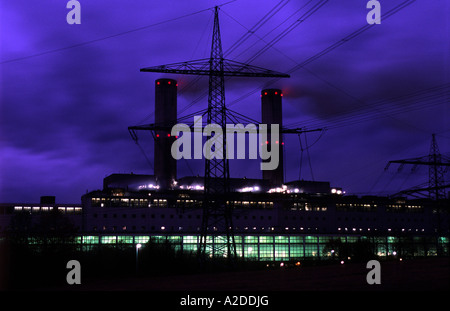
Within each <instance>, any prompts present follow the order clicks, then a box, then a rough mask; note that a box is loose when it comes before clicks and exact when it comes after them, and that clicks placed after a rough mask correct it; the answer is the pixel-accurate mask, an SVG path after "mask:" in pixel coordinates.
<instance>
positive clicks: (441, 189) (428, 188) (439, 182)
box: [385, 134, 450, 200]
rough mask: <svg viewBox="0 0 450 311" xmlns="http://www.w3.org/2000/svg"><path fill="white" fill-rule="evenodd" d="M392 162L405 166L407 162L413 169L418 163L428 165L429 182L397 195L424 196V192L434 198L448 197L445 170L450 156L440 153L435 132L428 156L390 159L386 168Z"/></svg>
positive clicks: (449, 185)
mask: <svg viewBox="0 0 450 311" xmlns="http://www.w3.org/2000/svg"><path fill="white" fill-rule="evenodd" d="M391 163H399V164H400V167H403V166H404V165H405V164H412V165H413V170H414V169H415V168H416V167H417V166H418V165H427V166H428V174H429V177H428V184H425V185H420V186H417V187H413V188H411V189H407V190H402V191H400V192H398V193H396V194H395V195H401V194H409V195H412V196H416V197H420V196H424V193H428V197H429V198H430V199H433V200H441V199H445V198H446V195H445V189H446V188H449V187H450V184H447V185H446V184H445V172H446V171H447V168H448V167H450V158H449V157H447V156H444V155H442V154H441V153H440V151H439V147H438V144H437V142H436V135H435V134H432V139H431V147H430V153H429V154H428V155H427V156H423V157H418V158H411V159H404V160H395V161H389V163H388V164H387V166H386V168H385V170H387V169H388V167H389V165H390V164H391ZM395 195H394V196H395Z"/></svg>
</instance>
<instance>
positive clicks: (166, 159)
mask: <svg viewBox="0 0 450 311" xmlns="http://www.w3.org/2000/svg"><path fill="white" fill-rule="evenodd" d="M177 86H178V85H177V81H176V80H173V79H158V80H156V81H155V125H156V126H160V129H158V130H156V131H155V148H154V150H155V154H154V157H155V177H156V182H157V183H158V185H159V186H160V188H161V189H168V188H170V187H171V186H172V183H173V181H174V180H175V179H176V178H177V161H176V160H175V159H174V158H173V157H172V155H171V152H170V149H171V146H172V143H173V142H174V141H175V137H172V136H171V135H170V132H171V128H172V126H173V125H175V123H176V120H177Z"/></svg>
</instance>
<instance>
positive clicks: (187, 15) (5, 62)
mask: <svg viewBox="0 0 450 311" xmlns="http://www.w3.org/2000/svg"><path fill="white" fill-rule="evenodd" d="M235 1H237V0H232V1H228V2H225V3H223V4H220V5H219V6H224V5H226V4H229V3H232V2H235ZM213 8H214V7H209V8H206V9H203V10H199V11H196V12H193V13H189V14H185V15H182V16H178V17H174V18H170V19H167V20H164V21H161V22H157V23H153V24H150V25H146V26H142V27H138V28H134V29H130V30H127V31H123V32H119V33H116V34H113V35H109V36H105V37H101V38H97V39H93V40H89V41H84V42H80V43H76V44H72V45H69V46H65V47H61V48H56V49H52V50H48V51H44V52H39V53H35V54H31V55H27V56H22V57H17V58H12V59H8V60H5V61H2V62H0V64H7V63H12V62H18V61H22V60H26V59H30V58H34V57H39V56H43V55H47V54H52V53H57V52H61V51H65V50H69V49H73V48H77V47H81V46H85V45H89V44H93V43H97V42H100V41H104V40H108V39H112V38H116V37H120V36H124V35H128V34H130V33H134V32H138V31H142V30H145V29H148V28H152V27H155V26H159V25H163V24H166V23H170V22H173V21H176V20H179V19H183V18H186V17H190V16H193V15H197V14H199V13H202V12H205V11H209V10H211V9H213Z"/></svg>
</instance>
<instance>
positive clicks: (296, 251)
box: [289, 244, 303, 259]
mask: <svg viewBox="0 0 450 311" xmlns="http://www.w3.org/2000/svg"><path fill="white" fill-rule="evenodd" d="M289 251H290V257H291V259H296V258H300V257H303V245H292V244H291V248H290V250H289Z"/></svg>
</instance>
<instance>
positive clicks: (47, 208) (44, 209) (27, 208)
mask: <svg viewBox="0 0 450 311" xmlns="http://www.w3.org/2000/svg"><path fill="white" fill-rule="evenodd" d="M54 209H57V210H58V211H59V212H62V213H80V212H81V211H82V208H81V207H71V206H67V207H66V206H58V207H53V206H14V211H28V212H48V211H53V210H54Z"/></svg>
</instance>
